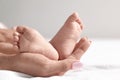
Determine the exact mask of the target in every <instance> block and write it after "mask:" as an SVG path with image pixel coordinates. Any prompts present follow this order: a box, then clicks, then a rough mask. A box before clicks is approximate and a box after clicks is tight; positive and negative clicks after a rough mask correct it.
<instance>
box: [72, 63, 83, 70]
mask: <svg viewBox="0 0 120 80" xmlns="http://www.w3.org/2000/svg"><path fill="white" fill-rule="evenodd" d="M81 67H82V63H81V62H79V61H77V62H74V63H73V64H72V69H80V68H81Z"/></svg>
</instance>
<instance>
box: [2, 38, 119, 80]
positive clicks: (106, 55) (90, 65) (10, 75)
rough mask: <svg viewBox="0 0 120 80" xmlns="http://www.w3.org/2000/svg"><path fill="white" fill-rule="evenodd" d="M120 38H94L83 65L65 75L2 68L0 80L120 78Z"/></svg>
mask: <svg viewBox="0 0 120 80" xmlns="http://www.w3.org/2000/svg"><path fill="white" fill-rule="evenodd" d="M119 61H120V40H119V39H115V40H111V39H93V40H92V45H91V47H90V48H89V50H88V51H87V52H86V53H85V55H84V56H83V57H82V59H81V62H82V63H83V67H81V68H79V69H76V70H70V71H68V72H66V74H65V75H64V76H52V77H31V76H29V75H26V74H23V73H18V72H13V71H7V70H0V80H120V62H119Z"/></svg>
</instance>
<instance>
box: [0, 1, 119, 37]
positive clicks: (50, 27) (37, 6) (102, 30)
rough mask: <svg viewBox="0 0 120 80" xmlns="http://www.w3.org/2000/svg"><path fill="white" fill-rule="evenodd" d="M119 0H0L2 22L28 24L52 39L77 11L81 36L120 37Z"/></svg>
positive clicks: (11, 24)
mask: <svg viewBox="0 0 120 80" xmlns="http://www.w3.org/2000/svg"><path fill="white" fill-rule="evenodd" d="M119 8H120V0H0V22H3V23H5V24H6V25H7V26H9V27H12V26H14V25H20V24H22V25H28V26H30V27H34V28H35V29H38V30H39V31H40V32H41V34H42V35H44V36H45V37H46V38H51V37H52V36H54V34H55V33H56V32H57V31H58V30H59V28H60V27H61V26H62V25H63V23H64V21H65V20H66V18H67V17H68V16H69V15H70V14H71V13H73V12H74V11H77V12H78V13H79V15H80V17H81V19H82V20H83V22H84V24H85V30H84V32H83V34H82V35H85V36H88V37H90V38H120V9H119Z"/></svg>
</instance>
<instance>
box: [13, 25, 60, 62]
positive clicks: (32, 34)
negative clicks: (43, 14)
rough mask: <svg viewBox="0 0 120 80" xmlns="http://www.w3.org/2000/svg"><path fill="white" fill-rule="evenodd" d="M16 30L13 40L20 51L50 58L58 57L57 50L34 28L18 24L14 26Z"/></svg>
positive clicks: (55, 58)
mask: <svg viewBox="0 0 120 80" xmlns="http://www.w3.org/2000/svg"><path fill="white" fill-rule="evenodd" d="M16 31H17V33H15V34H14V41H15V45H16V46H18V48H19V50H20V52H33V53H40V54H43V55H44V56H46V57H48V58H50V59H54V60H57V59H58V53H57V51H56V50H55V49H54V48H53V46H52V45H51V44H50V43H49V42H47V41H46V40H45V39H44V38H43V37H42V35H40V34H39V32H37V31H36V30H34V29H32V28H29V27H25V26H19V27H17V28H16Z"/></svg>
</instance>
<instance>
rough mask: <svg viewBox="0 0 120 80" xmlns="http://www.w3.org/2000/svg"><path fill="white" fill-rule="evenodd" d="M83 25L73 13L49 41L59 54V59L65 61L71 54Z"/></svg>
mask: <svg viewBox="0 0 120 80" xmlns="http://www.w3.org/2000/svg"><path fill="white" fill-rule="evenodd" d="M82 29H83V25H82V22H81V20H80V18H79V16H78V14H77V13H73V14H72V15H71V16H69V18H68V19H67V20H66V22H65V24H64V25H63V27H62V28H61V29H60V30H59V32H58V33H57V34H56V35H55V37H54V38H53V39H52V40H51V41H50V43H51V44H52V45H53V46H54V47H55V48H56V50H57V51H58V53H59V56H60V59H65V58H66V57H68V56H69V55H70V54H71V53H72V52H73V49H74V47H75V45H76V43H77V41H78V39H79V38H80V34H81V32H82Z"/></svg>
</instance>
